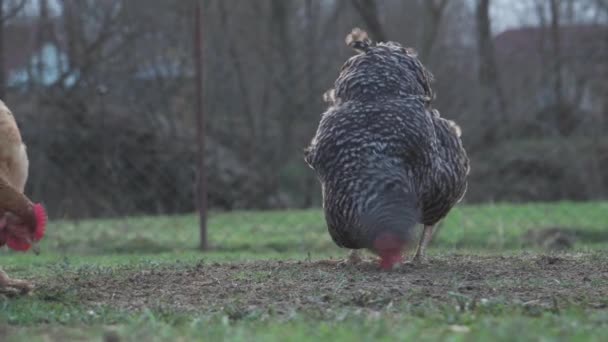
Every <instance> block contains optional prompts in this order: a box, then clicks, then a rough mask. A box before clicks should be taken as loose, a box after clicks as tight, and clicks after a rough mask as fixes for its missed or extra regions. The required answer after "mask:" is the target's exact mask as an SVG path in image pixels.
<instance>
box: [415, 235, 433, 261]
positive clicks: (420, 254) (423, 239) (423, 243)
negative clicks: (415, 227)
mask: <svg viewBox="0 0 608 342" xmlns="http://www.w3.org/2000/svg"><path fill="white" fill-rule="evenodd" d="M434 228H435V226H434V225H425V226H424V228H423V230H422V235H421V236H420V241H419V242H418V248H417V249H416V255H414V260H413V261H414V262H415V263H420V264H424V263H426V262H427V259H426V248H427V247H428V245H429V243H430V242H431V239H432V238H433V229H434Z"/></svg>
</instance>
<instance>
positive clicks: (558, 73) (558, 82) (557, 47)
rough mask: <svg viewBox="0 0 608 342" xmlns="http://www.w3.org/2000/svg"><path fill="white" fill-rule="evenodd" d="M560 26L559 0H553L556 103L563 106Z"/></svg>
mask: <svg viewBox="0 0 608 342" xmlns="http://www.w3.org/2000/svg"><path fill="white" fill-rule="evenodd" d="M559 27H560V4H559V2H558V0H551V47H552V50H553V63H552V66H553V70H552V74H553V92H554V96H555V103H556V105H557V107H558V108H560V110H561V108H562V106H563V103H564V92H563V86H562V57H561V34H560V31H559Z"/></svg>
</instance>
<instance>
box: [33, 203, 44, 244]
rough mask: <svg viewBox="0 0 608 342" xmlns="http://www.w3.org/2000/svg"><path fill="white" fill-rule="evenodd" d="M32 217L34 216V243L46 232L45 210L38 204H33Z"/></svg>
mask: <svg viewBox="0 0 608 342" xmlns="http://www.w3.org/2000/svg"><path fill="white" fill-rule="evenodd" d="M34 216H36V231H35V232H34V241H40V239H42V237H43V236H44V232H45V230H46V221H47V216H46V210H44V207H43V206H42V204H40V203H36V204H34Z"/></svg>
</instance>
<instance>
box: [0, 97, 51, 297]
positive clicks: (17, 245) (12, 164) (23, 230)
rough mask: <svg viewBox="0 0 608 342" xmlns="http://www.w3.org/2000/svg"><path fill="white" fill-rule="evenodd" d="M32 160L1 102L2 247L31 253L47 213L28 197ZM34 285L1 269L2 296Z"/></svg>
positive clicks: (0, 198) (41, 233)
mask: <svg viewBox="0 0 608 342" xmlns="http://www.w3.org/2000/svg"><path fill="white" fill-rule="evenodd" d="M28 167H29V161H28V158H27V152H26V147H25V145H24V144H23V142H22V140H21V134H20V132H19V128H18V127H17V123H16V122H15V118H14V117H13V115H12V113H11V111H10V110H9V109H8V108H7V107H6V105H4V102H2V101H0V247H2V246H3V245H5V244H6V245H7V246H8V247H9V248H11V249H13V250H17V251H27V250H29V249H30V247H31V246H32V244H34V243H36V242H37V241H39V240H40V239H41V238H42V236H43V235H44V230H45V225H46V213H45V210H44V208H43V207H42V206H41V205H40V204H34V203H32V201H30V200H29V199H28V198H27V197H26V196H25V195H24V194H23V191H24V188H25V183H26V181H27V177H28ZM31 288H32V285H31V284H30V283H29V282H27V281H24V280H18V279H11V278H9V277H8V275H7V274H6V273H5V272H4V271H2V269H0V293H12V292H28V291H29V290H31Z"/></svg>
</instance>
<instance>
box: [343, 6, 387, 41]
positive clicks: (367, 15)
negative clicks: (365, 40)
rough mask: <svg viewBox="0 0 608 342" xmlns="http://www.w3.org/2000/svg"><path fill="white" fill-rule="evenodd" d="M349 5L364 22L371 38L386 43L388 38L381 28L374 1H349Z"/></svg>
mask: <svg viewBox="0 0 608 342" xmlns="http://www.w3.org/2000/svg"><path fill="white" fill-rule="evenodd" d="M351 3H352V4H353V6H354V7H355V9H356V10H357V13H359V16H361V19H363V21H364V22H365V25H366V26H367V29H368V31H369V33H370V34H371V35H372V38H373V39H374V40H377V41H386V40H387V39H388V37H387V36H386V33H385V32H384V28H383V27H382V24H381V20H380V14H379V13H378V4H377V3H376V1H375V0H351Z"/></svg>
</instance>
